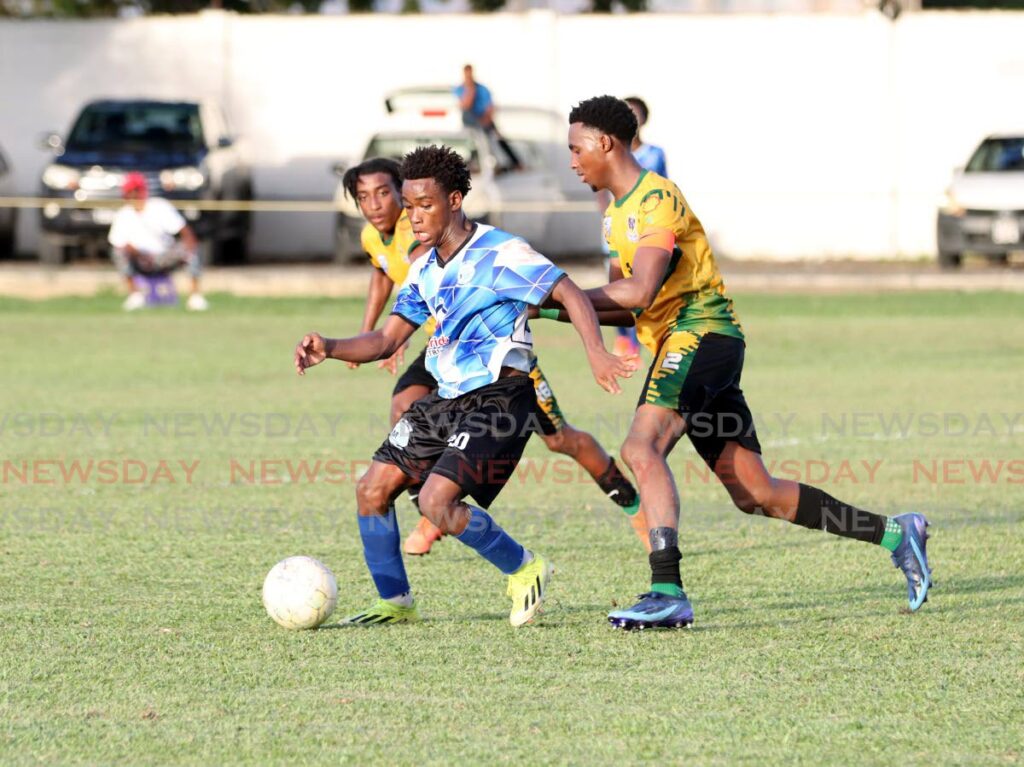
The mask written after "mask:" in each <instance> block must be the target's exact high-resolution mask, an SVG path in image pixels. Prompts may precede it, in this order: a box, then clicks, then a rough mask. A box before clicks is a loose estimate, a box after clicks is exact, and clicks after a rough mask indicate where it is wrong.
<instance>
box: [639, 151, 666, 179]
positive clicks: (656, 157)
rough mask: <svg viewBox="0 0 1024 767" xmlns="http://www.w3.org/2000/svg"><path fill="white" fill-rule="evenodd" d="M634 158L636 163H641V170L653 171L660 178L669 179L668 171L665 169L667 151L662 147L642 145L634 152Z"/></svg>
mask: <svg viewBox="0 0 1024 767" xmlns="http://www.w3.org/2000/svg"><path fill="white" fill-rule="evenodd" d="M633 156H634V157H635V158H636V161H637V162H638V163H640V167H641V168H646V169H647V170H653V171H654V172H655V173H657V174H658V175H659V176H664V177H665V178H668V169H667V168H666V167H665V150H664V149H662V148H661V147H660V146H655V145H654V144H641V145H640V147H639V148H638V149H637V150H636V151H635V152H633Z"/></svg>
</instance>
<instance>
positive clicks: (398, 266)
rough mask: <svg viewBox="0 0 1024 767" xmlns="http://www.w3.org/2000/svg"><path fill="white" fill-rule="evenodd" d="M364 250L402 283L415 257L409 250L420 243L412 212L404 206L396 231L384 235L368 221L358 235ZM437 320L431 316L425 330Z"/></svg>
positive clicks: (427, 330)
mask: <svg viewBox="0 0 1024 767" xmlns="http://www.w3.org/2000/svg"><path fill="white" fill-rule="evenodd" d="M359 241H360V242H361V243H362V246H363V250H365V251H366V255H368V256H369V257H370V263H372V264H373V265H374V266H375V267H377V268H378V269H380V270H381V271H382V272H384V274H386V275H387V276H388V279H389V280H391V281H392V282H393V283H395V284H396V285H398V286H399V287H401V286H402V283H403V282H405V278H406V277H407V276H408V274H409V264H411V263H412V262H413V260H414V259H412V258H411V257H410V255H409V254H410V253H412V251H413V250H415V249H416V246H417V245H419V244H420V243H419V241H418V240H417V239H416V237H415V236H414V235H413V233H412V224H410V223H409V216H408V215H407V214H406V212H405V211H404V210H403V211H402V215H400V216H399V217H398V221H397V222H395V231H394V233H393V234H392V235H391V236H390V237H388V238H384V237H383V236H382V235H381V233H380V232H378V231H377V230H376V229H375V228H374V226H373V224H367V225H366V226H364V227H363V231H362V232H361V233H360V235H359ZM436 325H437V323H436V322H435V321H434V319H433V318H432V317H431V318H430V319H429V320H427V321H426V322H425V323H423V331H424V332H425V333H426V334H427V335H428V336H430V335H433V334H434V327H435V326H436Z"/></svg>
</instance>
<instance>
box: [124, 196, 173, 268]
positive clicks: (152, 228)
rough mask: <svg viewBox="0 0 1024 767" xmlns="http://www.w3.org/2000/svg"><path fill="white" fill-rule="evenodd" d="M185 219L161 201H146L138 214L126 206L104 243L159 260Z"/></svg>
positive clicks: (153, 198) (151, 198) (167, 203)
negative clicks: (156, 257) (131, 249)
mask: <svg viewBox="0 0 1024 767" xmlns="http://www.w3.org/2000/svg"><path fill="white" fill-rule="evenodd" d="M184 226H185V219H184V218H183V217H182V215H181V214H180V213H179V212H178V211H177V209H176V208H175V207H174V206H173V205H171V203H169V202H168V201H167V200H165V199H164V198H163V197H149V198H147V199H146V204H145V206H144V207H143V208H142V210H141V211H139V210H136V209H135V206H134V205H125V206H124V207H123V208H121V209H120V210H119V211H117V213H116V214H115V216H114V220H113V222H112V223H111V224H110V233H109V234H108V235H107V241H108V242H109V243H110V244H111V245H113V246H114V247H115V248H123V247H126V246H128V245H131V246H132V247H133V248H135V249H136V250H137V251H139V252H140V253H145V254H147V255H152V256H159V255H161V254H163V253H165V252H166V251H167V250H169V249H170V248H171V246H173V245H174V237H175V235H177V234H178V232H180V231H181V230H182V229H183V228H184Z"/></svg>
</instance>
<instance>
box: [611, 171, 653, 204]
mask: <svg viewBox="0 0 1024 767" xmlns="http://www.w3.org/2000/svg"><path fill="white" fill-rule="evenodd" d="M646 175H647V168H644V169H643V170H642V171H640V177H639V178H638V179H637V180H636V183H635V184H633V188H632V189H630V190H629V191H628V192H626V193H625V194H624V195H622V197H620V198H619V199H617V200H616V201H615V207H616V208H621V207H622V204H623V203H624V202H625V201H626V200H628V199H629V198H630V197H631V196H632V195H633V192H635V191H636V188H637V187H638V186H640V182H641V181H643V180H644V176H646Z"/></svg>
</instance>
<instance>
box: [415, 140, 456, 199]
mask: <svg viewBox="0 0 1024 767" xmlns="http://www.w3.org/2000/svg"><path fill="white" fill-rule="evenodd" d="M402 178H405V179H418V178H432V179H434V181H436V182H437V183H438V185H439V186H441V187H442V188H443V189H444V191H445V193H446V194H451V193H452V192H461V193H462V196H463V197H465V196H466V195H467V194H469V190H470V188H471V185H470V183H469V167H468V166H467V165H466V161H465V160H463V159H462V156H461V155H460V154H459V153H458V152H456V151H455V150H454V149H452V148H451V147H447V146H434V145H431V146H421V147H417V148H416V149H413V150H412V151H411V152H409V154H407V155H406V156H405V158H404V159H403V160H402Z"/></svg>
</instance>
